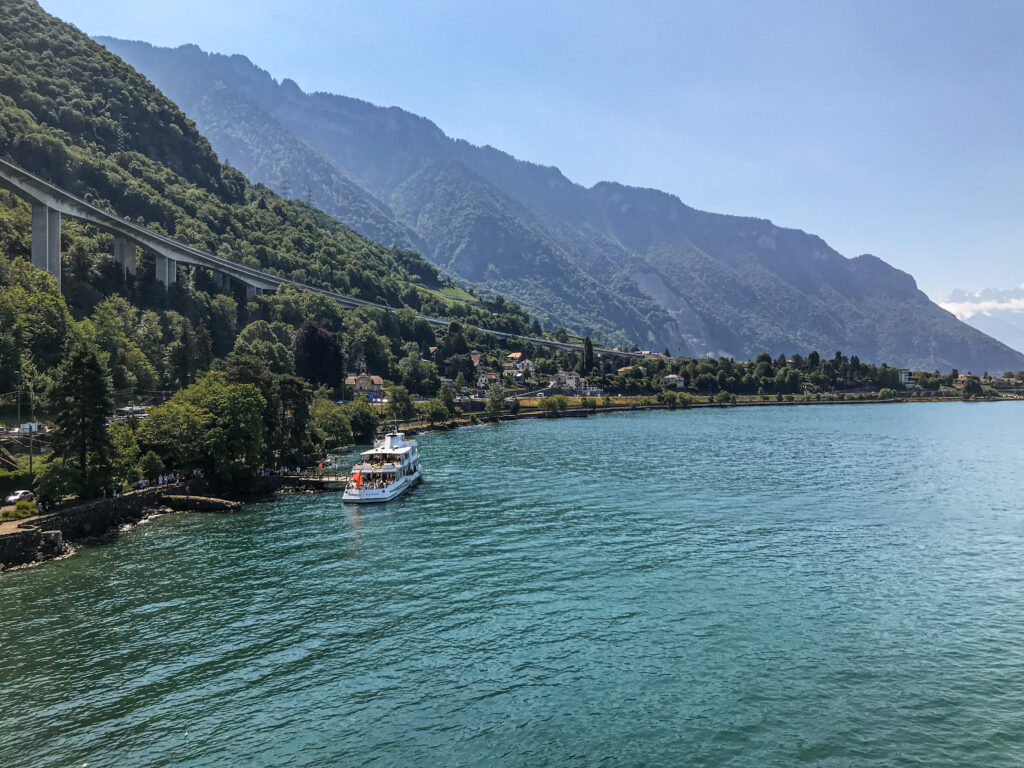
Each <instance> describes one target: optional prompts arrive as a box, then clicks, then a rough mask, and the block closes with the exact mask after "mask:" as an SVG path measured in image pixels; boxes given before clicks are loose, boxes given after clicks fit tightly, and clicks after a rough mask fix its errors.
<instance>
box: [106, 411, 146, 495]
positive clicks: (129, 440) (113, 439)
mask: <svg viewBox="0 0 1024 768" xmlns="http://www.w3.org/2000/svg"><path fill="white" fill-rule="evenodd" d="M107 432H108V434H109V436H110V447H111V449H112V461H111V472H110V476H111V479H112V480H113V481H114V484H115V486H121V485H126V484H130V483H134V482H135V481H136V480H138V479H139V457H140V455H141V451H139V443H138V441H136V439H135V430H133V429H132V428H131V427H130V426H128V425H127V424H116V423H115V424H111V425H110V426H109V427H107Z"/></svg>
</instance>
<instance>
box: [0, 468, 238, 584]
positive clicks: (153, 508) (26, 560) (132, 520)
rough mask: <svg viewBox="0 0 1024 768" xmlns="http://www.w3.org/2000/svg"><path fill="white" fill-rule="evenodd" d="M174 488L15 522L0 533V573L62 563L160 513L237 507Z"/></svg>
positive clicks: (118, 498) (89, 504)
mask: <svg viewBox="0 0 1024 768" xmlns="http://www.w3.org/2000/svg"><path fill="white" fill-rule="evenodd" d="M175 490H181V489H179V488H177V487H176V486H163V487H157V488H147V489H144V490H141V491H136V492H134V493H129V494H125V495H124V496H119V497H117V498H107V499H96V500H94V501H90V502H86V503H84V504H78V505H75V506H70V507H66V508H64V509H60V510H57V511H55V512H47V513H46V514H42V515H36V516H35V517H27V518H24V519H23V520H19V521H17V525H16V526H15V529H14V530H12V531H9V532H7V533H3V534H0V573H3V572H4V571H9V570H16V569H21V568H26V567H29V566H33V565H39V564H42V563H48V562H53V561H55V560H62V559H64V558H65V557H68V556H70V555H72V554H74V553H75V552H77V551H78V550H79V549H80V548H81V547H82V546H86V545H88V544H90V543H97V542H104V541H110V540H111V539H113V538H116V537H117V536H118V535H120V534H121V533H126V532H128V531H131V530H133V529H134V528H137V527H138V526H139V525H142V524H143V523H145V522H147V521H149V520H153V519H155V518H157V517H161V516H163V515H168V514H178V513H185V512H192V513H196V512H198V513H211V512H221V513H224V512H227V513H233V512H237V511H238V510H239V509H240V508H241V506H242V503H241V502H240V501H235V500H226V499H221V498H213V497H208V496H199V495H195V496H193V495H191V494H189V495H181V494H176V493H174V491H175Z"/></svg>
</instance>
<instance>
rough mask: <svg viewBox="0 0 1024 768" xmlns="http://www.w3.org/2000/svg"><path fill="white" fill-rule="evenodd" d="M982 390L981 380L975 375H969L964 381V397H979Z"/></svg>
mask: <svg viewBox="0 0 1024 768" xmlns="http://www.w3.org/2000/svg"><path fill="white" fill-rule="evenodd" d="M982 392H983V390H982V386H981V381H980V380H979V379H978V377H977V376H970V377H968V379H967V380H966V381H965V382H964V398H968V397H980V396H981V395H982Z"/></svg>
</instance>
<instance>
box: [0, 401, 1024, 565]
mask: <svg viewBox="0 0 1024 768" xmlns="http://www.w3.org/2000/svg"><path fill="white" fill-rule="evenodd" d="M975 402H977V403H981V402H989V403H991V402H1013V401H1011V400H1009V399H1006V398H1000V399H998V400H997V399H990V400H962V399H952V398H913V399H910V398H907V399H904V398H892V399H886V400H799V401H785V400H783V401H778V400H762V401H743V402H737V403H714V402H710V403H692V404H689V405H686V406H679V405H675V406H672V405H669V404H668V403H646V404H641V403H630V404H620V405H611V406H608V407H601V406H598V407H597V408H593V409H591V408H581V407H578V406H577V407H573V408H568V409H566V410H565V411H562V412H560V413H551V412H547V411H530V412H527V413H516V414H512V413H502V414H501V415H499V416H488V415H487V414H486V413H483V412H481V413H480V414H479V415H478V414H476V413H474V414H470V415H468V416H460V417H458V418H456V419H451V420H449V421H446V422H438V423H435V424H424V423H422V422H420V421H413V422H405V423H402V424H400V425H399V429H401V430H404V431H406V432H407V433H409V434H410V435H415V434H419V433H421V432H447V431H452V430H455V429H462V428H466V427H474V426H483V425H485V424H496V423H499V422H502V421H521V420H530V419H562V418H577V419H579V418H588V417H590V416H600V415H602V414H622V413H634V412H640V411H687V410H692V409H695V408H718V409H729V408H737V407H739V408H743V407H764V406H770V407H777V406H794V405H882V404H900V403H975ZM356 447H357V446H347V447H346V448H345V449H343V450H342V452H345V451H346V450H347V451H351V450H352V449H353V448H356ZM307 481H308V482H307ZM181 490H182V488H180V487H178V486H160V487H152V488H147V489H144V490H141V491H136V492H133V493H129V494H125V495H124V496H120V497H118V498H108V499H97V500H94V501H91V502H86V503H84V504H80V505H76V506H72V507H67V508H65V509H61V510H57V511H55V512H48V513H46V514H43V515H37V516H36V517H30V518H25V519H24V520H19V521H11V522H16V526H15V527H14V529H13V530H10V531H8V532H6V533H0V574H2V573H3V572H5V571H11V570H21V569H23V568H29V567H33V566H36V565H41V564H43V563H48V562H54V561H56V560H63V559H65V558H67V557H70V556H71V555H73V554H74V553H75V552H77V551H78V550H79V549H81V548H82V547H83V546H88V545H89V544H92V543H98V542H105V541H110V540H111V539H113V538H116V537H117V536H118V535H120V534H121V533H127V532H129V531H131V530H133V529H135V528H137V527H138V526H140V525H142V524H144V523H146V522H149V521H150V520H154V519H156V518H157V517H162V516H164V515H168V514H180V513H187V512H191V513H196V512H199V513H211V512H215V513H233V512H237V511H238V510H239V509H240V508H241V506H242V504H243V503H249V502H252V501H256V500H258V499H260V498H265V497H270V496H277V495H282V494H295V493H326V492H328V491H327V490H326V489H323V488H321V487H320V486H319V484H318V483H317V482H316V480H315V478H310V477H303V476H294V477H284V478H282V477H279V476H276V475H275V476H267V477H262V478H254V483H253V485H252V486H251V487H250V489H249V490H248V491H247V492H226V493H224V494H223V495H222V496H221V497H217V498H214V497H208V496H202V495H193V494H188V495H182V494H180V493H176V491H178V492H180V491H181Z"/></svg>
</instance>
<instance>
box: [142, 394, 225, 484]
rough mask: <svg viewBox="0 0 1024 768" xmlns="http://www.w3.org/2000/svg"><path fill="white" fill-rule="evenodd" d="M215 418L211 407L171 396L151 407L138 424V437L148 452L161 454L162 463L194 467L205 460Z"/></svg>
mask: <svg viewBox="0 0 1024 768" xmlns="http://www.w3.org/2000/svg"><path fill="white" fill-rule="evenodd" d="M212 422H213V414H212V413H210V412H209V411H206V410H203V409H201V408H199V407H198V406H196V405H194V404H192V403H184V402H181V401H179V400H176V399H174V398H172V399H171V400H169V401H168V402H166V403H164V404H163V405H161V406H160V407H159V408H151V409H150V411H149V415H148V416H147V418H146V419H145V421H143V422H142V423H141V424H140V425H139V431H138V434H137V438H138V441H139V442H140V443H141V445H142V447H143V448H146V449H147V450H148V451H149V453H153V454H154V455H155V456H157V457H160V458H162V462H161V465H163V464H166V465H167V466H169V467H170V468H171V469H191V468H192V467H196V466H198V465H199V464H202V463H203V461H204V458H205V450H204V439H205V436H206V431H207V430H208V429H209V428H210V425H211V424H212ZM145 459H146V457H145V456H144V457H143V460H144V461H145ZM143 471H145V470H143ZM161 471H162V470H161ZM157 474H160V473H159V472H158V473H157ZM146 477H150V475H146Z"/></svg>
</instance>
